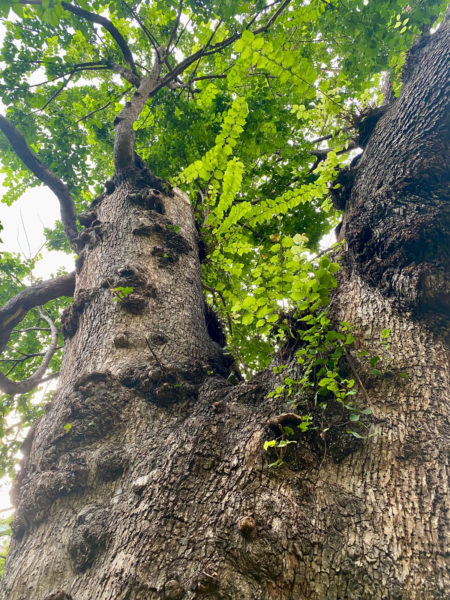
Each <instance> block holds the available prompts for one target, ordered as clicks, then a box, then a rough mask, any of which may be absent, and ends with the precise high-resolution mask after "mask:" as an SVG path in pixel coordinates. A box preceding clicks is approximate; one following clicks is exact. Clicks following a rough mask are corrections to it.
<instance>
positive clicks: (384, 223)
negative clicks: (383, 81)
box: [333, 21, 450, 331]
mask: <svg viewBox="0 0 450 600" xmlns="http://www.w3.org/2000/svg"><path fill="white" fill-rule="evenodd" d="M448 30H449V23H448V21H447V22H446V23H443V24H442V26H441V28H440V29H439V30H438V31H437V32H436V33H435V34H433V35H431V36H425V37H424V38H422V39H421V40H420V42H419V43H417V44H416V46H415V47H414V49H413V52H412V54H411V56H410V58H409V59H408V65H409V66H408V68H407V69H406V74H405V82H404V85H403V89H402V92H401V94H400V97H399V99H398V100H397V101H396V102H395V103H394V104H393V105H391V106H389V107H387V108H386V107H382V108H383V111H382V112H381V114H377V115H376V116H377V118H378V121H377V124H376V127H375V129H374V130H373V132H372V134H371V135H370V137H369V138H368V140H367V141H366V143H367V147H366V149H365V151H364V153H363V155H362V158H361V159H360V160H359V162H358V164H357V165H356V169H353V170H352V169H347V170H345V172H344V173H343V174H342V175H341V176H340V177H341V179H343V182H342V183H343V185H342V187H341V188H340V189H338V190H334V191H333V196H334V202H335V204H336V205H337V206H338V207H339V208H341V209H342V208H344V209H345V215H344V222H343V228H342V229H341V230H340V233H339V235H340V238H345V240H346V248H347V250H346V251H345V252H344V255H345V257H344V260H345V262H346V264H347V268H349V269H351V268H353V267H357V269H358V272H359V273H360V274H361V275H362V276H363V277H364V279H365V280H366V281H367V282H369V283H370V284H371V285H373V286H375V287H377V288H378V289H380V290H382V291H383V293H385V294H386V295H388V296H393V297H395V298H396V299H397V301H398V303H399V307H400V308H406V309H410V310H413V311H414V312H415V314H416V315H417V316H424V317H425V318H426V319H428V320H429V321H430V322H431V321H432V320H434V316H435V313H438V314H439V318H440V321H439V325H438V328H441V329H442V328H444V330H447V331H448V325H449V322H450V279H449V275H448V274H449V273H450V250H449V248H450V237H449V236H450V208H449V207H450V196H449V192H448V190H449V184H450V177H449V170H448V164H449V162H450V161H449V158H450V157H449V145H448V140H449V139H450V128H449V120H448V81H449V80H450V77H449V69H448V66H449V64H450V60H449V59H450V56H449V47H448ZM344 175H345V177H344ZM430 317H431V318H430Z"/></svg>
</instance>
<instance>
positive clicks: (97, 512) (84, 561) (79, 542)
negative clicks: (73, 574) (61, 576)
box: [67, 506, 109, 573]
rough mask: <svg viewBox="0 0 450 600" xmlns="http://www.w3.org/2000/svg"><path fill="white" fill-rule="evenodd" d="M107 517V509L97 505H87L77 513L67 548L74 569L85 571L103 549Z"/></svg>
mask: <svg viewBox="0 0 450 600" xmlns="http://www.w3.org/2000/svg"><path fill="white" fill-rule="evenodd" d="M108 519H109V511H108V510H107V509H105V508H99V507H97V506H87V507H85V508H84V509H83V510H82V511H81V512H80V513H79V514H78V516H77V520H76V523H75V526H74V528H73V530H72V533H71V537H70V540H69V544H68V548H67V550H68V553H69V556H70V559H71V561H72V564H73V566H74V569H75V571H78V572H81V573H82V572H83V571H86V569H88V568H89V567H90V566H92V564H93V562H94V560H95V558H96V557H97V555H98V554H99V553H100V552H101V551H102V550H104V549H105V547H106V542H107V539H108V537H109V529H108Z"/></svg>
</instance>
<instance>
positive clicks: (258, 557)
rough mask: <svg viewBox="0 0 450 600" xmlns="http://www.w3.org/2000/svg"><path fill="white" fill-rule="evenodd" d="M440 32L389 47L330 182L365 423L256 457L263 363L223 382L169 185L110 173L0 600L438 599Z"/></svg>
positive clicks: (339, 317)
mask: <svg viewBox="0 0 450 600" xmlns="http://www.w3.org/2000/svg"><path fill="white" fill-rule="evenodd" d="M446 27H447V26H445V27H442V28H441V30H440V31H439V32H438V33H437V34H435V36H433V38H432V39H431V40H426V43H422V44H419V45H418V47H416V49H415V51H414V52H413V54H412V55H411V57H410V61H412V62H411V63H410V66H409V69H408V80H407V81H406V82H405V84H404V88H403V92H402V95H401V97H400V99H399V100H398V101H397V102H396V103H395V104H394V105H393V106H392V107H389V108H388V110H387V112H386V114H385V115H384V116H383V117H382V118H381V120H380V122H379V123H378V125H377V127H376V129H375V132H374V133H373V135H372V137H371V138H370V141H369V145H368V146H367V148H366V150H365V152H364V155H363V158H362V159H361V161H360V162H359V166H358V168H357V171H355V176H356V180H355V185H354V187H353V188H352V189H348V190H347V197H346V198H345V200H346V214H345V219H344V232H345V236H346V239H347V245H346V247H345V248H344V250H343V270H342V272H341V274H340V281H339V288H338V290H337V292H336V294H335V296H334V299H333V303H332V308H331V314H332V316H333V319H334V320H336V321H348V322H350V323H352V324H353V326H354V336H355V338H356V347H357V350H358V351H359V350H366V351H367V352H368V353H369V354H370V355H372V356H373V355H376V354H379V355H380V356H382V358H383V366H384V369H383V373H382V376H381V377H374V376H373V375H372V374H371V373H370V372H369V370H370V367H369V365H367V364H366V363H365V362H364V360H359V359H358V358H357V355H356V352H355V353H353V368H354V369H355V370H356V371H357V373H358V378H359V379H360V380H361V382H362V384H363V386H364V390H363V389H362V386H360V387H359V399H360V401H361V402H367V400H368V402H369V403H370V405H371V407H372V408H373V417H372V418H371V425H370V430H369V434H370V435H369V437H367V439H365V440H364V441H363V442H358V441H357V440H355V438H353V437H352V436H349V435H348V434H347V433H346V432H345V429H346V428H345V427H343V428H342V431H341V432H337V433H336V431H335V432H334V433H333V434H331V432H330V434H325V440H327V444H326V445H325V444H324V441H323V440H324V438H323V435H321V434H320V432H318V431H317V432H316V433H312V434H311V435H309V436H304V438H300V437H299V438H298V440H299V443H298V444H297V445H294V444H293V445H291V446H290V447H289V452H288V453H287V454H286V466H284V467H282V468H279V469H274V468H269V466H268V461H267V456H266V454H265V453H264V451H263V443H264V440H266V439H270V437H273V431H271V425H270V423H268V421H269V420H270V418H273V417H274V416H276V415H278V414H279V413H280V412H285V411H286V406H285V405H284V406H283V403H282V401H281V400H273V399H271V400H269V399H267V393H268V392H269V391H270V390H271V389H273V387H274V386H275V385H276V383H275V376H274V375H273V374H272V373H271V372H266V373H263V374H260V375H259V376H257V377H255V378H254V379H253V380H252V381H251V382H248V383H245V382H242V383H240V384H238V385H232V384H231V383H230V382H229V381H228V380H227V379H226V376H227V372H228V367H227V366H226V361H225V360H224V358H223V357H222V355H221V351H220V348H219V346H218V345H217V344H216V343H215V342H213V341H212V340H211V339H210V337H209V335H208V333H207V327H206V324H205V318H204V308H203V299H202V296H201V287H200V265H199V260H198V253H197V236H196V232H195V227H194V223H193V219H192V213H191V209H190V206H189V203H188V202H187V199H186V198H185V197H184V196H183V195H182V194H181V193H179V192H177V191H175V192H174V193H173V194H172V195H171V194H170V193H168V192H167V191H164V190H162V189H160V190H157V191H156V192H155V191H154V190H153V191H152V190H151V189H149V187H148V183H145V182H143V183H142V182H141V183H140V184H139V185H138V184H137V182H134V183H133V185H131V183H123V184H122V185H120V186H119V187H118V188H117V189H116V190H114V191H113V193H112V194H110V195H109V196H106V197H105V198H104V199H103V200H102V201H101V202H100V204H99V205H98V207H97V208H96V209H95V211H96V212H95V214H94V213H92V214H91V215H86V216H85V222H86V224H88V225H89V226H90V228H89V229H88V231H87V233H85V234H84V235H85V238H84V241H85V243H86V245H85V250H84V253H81V255H80V259H79V261H80V263H79V268H80V272H79V275H78V282H77V290H76V293H75V298H74V305H73V307H72V308H71V309H70V311H69V312H68V313H67V314H66V317H65V332H66V336H67V338H68V341H67V345H66V351H65V358H64V365H63V373H62V381H61V387H60V389H59V391H58V392H57V394H56V395H55V399H54V401H53V402H52V405H51V407H50V408H49V410H48V411H47V413H46V415H45V416H44V417H43V419H42V420H41V421H40V422H39V423H38V424H37V426H36V428H35V431H34V435H32V436H30V437H29V439H28V440H27V444H26V448H25V451H26V453H27V456H26V458H25V461H24V465H23V468H22V471H21V472H20V474H19V476H18V481H17V484H16V490H17V502H18V510H17V516H16V520H15V526H14V539H13V542H12V545H11V550H10V553H9V557H8V561H7V569H6V574H5V576H4V579H3V581H2V590H3V593H2V598H4V599H5V600H25V599H30V600H44V599H50V598H53V599H54V600H58V599H59V600H64V599H66V600H67V599H69V598H72V599H73V600H92V599H95V600H112V599H114V600H156V599H165V600H169V599H170V600H180V599H193V598H198V599H200V598H204V599H205V600H208V599H210V600H213V599H216V600H218V599H222V600H225V599H227V600H238V599H243V600H313V599H316V600H322V599H327V600H343V599H349V600H350V599H352V600H362V599H364V600H369V599H370V600H384V599H391V600H393V599H399V600H400V599H402V600H437V599H438V598H442V599H443V598H445V597H447V595H448V590H449V587H448V585H449V582H448V574H447V569H446V564H445V556H446V552H447V551H448V541H447V543H446V540H445V536H446V532H447V531H448V521H446V519H447V512H446V510H447V511H448V506H446V504H447V503H448V498H449V494H448V475H447V473H446V467H447V460H448V453H447V451H448V445H447V444H448V417H449V414H448V412H449V407H448V402H446V400H448V390H449V387H450V386H449V384H450V381H449V379H450V375H449V369H448V347H447V346H446V345H445V341H444V340H443V339H442V337H441V336H439V335H438V334H437V333H439V332H437V331H436V330H437V329H438V328H437V327H436V324H440V325H441V326H442V325H443V324H445V323H447V324H448V272H449V268H448V267H449V263H448V261H449V255H448V235H449V231H450V226H449V221H448V218H449V217H448V215H449V213H448V205H446V204H444V199H445V194H444V189H445V180H444V179H443V166H442V165H443V164H444V163H443V159H442V158H441V155H442V152H443V149H445V143H444V140H445V137H444V136H445V135H446V134H448V130H447V129H446V128H447V123H448V122H447V119H446V105H445V104H444V93H443V90H444V88H445V85H446V82H447V81H448V73H447V72H446V69H448V64H449V63H448V56H447V54H448V38H446ZM446 61H447V62H446ZM396 131H397V132H399V135H398V136H396ZM400 133H401V135H400ZM389 140H390V143H387V141H389ZM391 174H392V177H391ZM425 177H428V179H425ZM81 263H82V264H81ZM127 288H132V290H130V289H127ZM435 313H438V314H435ZM433 326H434V327H433ZM384 328H387V329H390V330H391V334H390V337H389V342H390V348H389V349H386V348H383V347H382V346H380V334H381V331H382V329H384ZM402 374H403V375H402ZM404 375H406V377H405V376H404ZM365 396H366V397H365ZM275 420H276V419H275ZM278 422H279V423H281V424H282V423H283V418H282V417H280V418H279V419H278ZM286 422H288V418H287V421H286ZM327 435H329V437H327ZM302 440H304V441H302Z"/></svg>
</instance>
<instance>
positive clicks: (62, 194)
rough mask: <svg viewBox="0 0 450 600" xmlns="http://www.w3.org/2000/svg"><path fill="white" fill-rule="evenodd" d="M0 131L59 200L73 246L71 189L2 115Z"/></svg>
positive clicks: (75, 229)
mask: <svg viewBox="0 0 450 600" xmlns="http://www.w3.org/2000/svg"><path fill="white" fill-rule="evenodd" d="M0 130H1V131H3V133H4V134H5V136H6V137H7V138H8V141H9V143H10V144H11V147H12V149H13V150H14V152H15V153H16V154H17V156H18V157H19V158H20V160H21V161H22V162H23V163H24V164H25V166H27V167H28V168H29V169H30V171H31V172H32V173H33V174H34V175H36V177H37V178H38V179H40V181H42V183H44V184H45V185H47V186H48V187H49V188H50V189H51V190H52V192H53V193H54V194H55V196H56V197H57V198H58V200H59V205H60V208H61V221H62V223H63V227H64V231H65V233H66V236H67V238H68V240H69V242H70V243H71V245H72V246H73V245H74V241H75V238H76V237H77V235H78V232H77V217H76V210H75V203H74V201H73V198H72V194H71V193H70V191H69V188H68V187H67V185H66V184H65V183H63V182H62V181H61V180H60V179H58V177H56V175H55V174H54V173H53V172H52V171H51V170H50V169H49V168H48V167H46V166H45V165H43V164H42V163H41V161H40V160H39V159H38V158H37V156H36V155H35V154H34V152H32V151H31V150H30V148H29V147H28V145H27V143H26V141H25V138H24V137H23V135H22V134H21V133H20V131H19V130H18V129H16V127H15V126H14V125H13V124H12V123H10V122H9V121H8V120H7V119H5V117H3V116H2V115H0Z"/></svg>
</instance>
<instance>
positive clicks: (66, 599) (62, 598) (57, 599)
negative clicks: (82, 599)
mask: <svg viewBox="0 0 450 600" xmlns="http://www.w3.org/2000/svg"><path fill="white" fill-rule="evenodd" d="M44 600H72V596H71V595H70V594H67V593H66V592H63V590H58V591H57V592H53V593H52V594H49V595H48V596H45V598H44Z"/></svg>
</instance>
